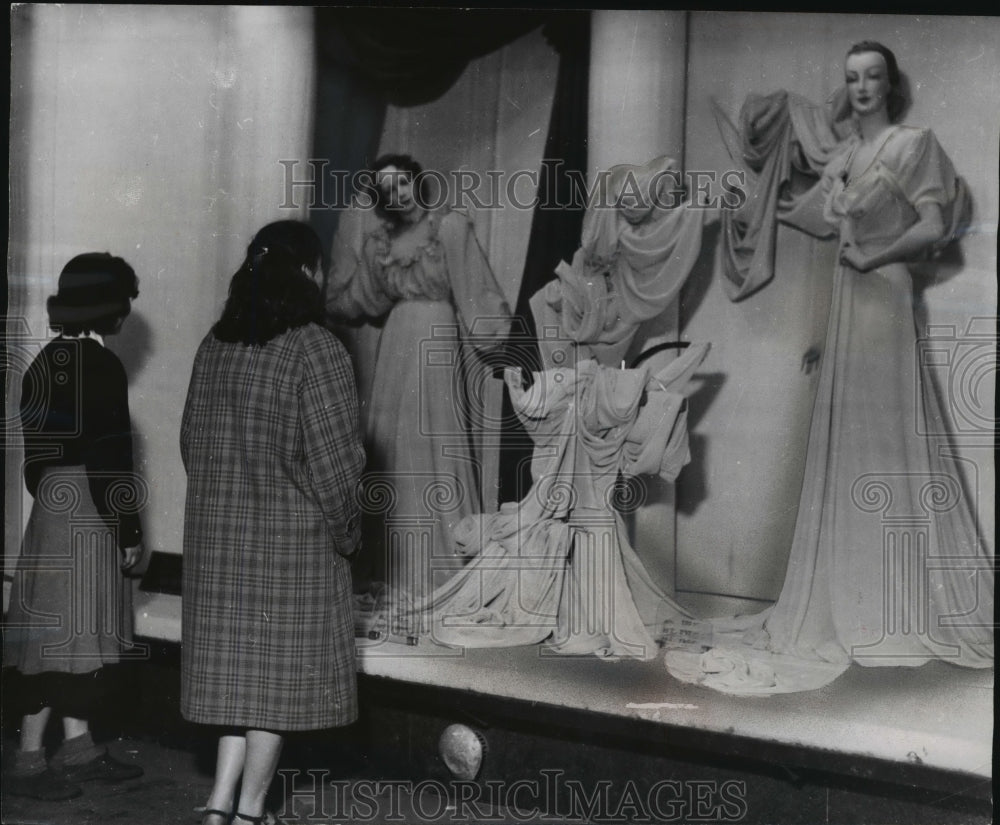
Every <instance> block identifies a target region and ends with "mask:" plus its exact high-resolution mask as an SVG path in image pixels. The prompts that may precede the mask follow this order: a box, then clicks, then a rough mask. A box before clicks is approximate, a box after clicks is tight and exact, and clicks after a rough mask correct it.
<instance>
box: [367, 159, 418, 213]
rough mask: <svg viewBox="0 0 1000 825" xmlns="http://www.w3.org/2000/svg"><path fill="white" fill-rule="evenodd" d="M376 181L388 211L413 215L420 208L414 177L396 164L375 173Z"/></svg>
mask: <svg viewBox="0 0 1000 825" xmlns="http://www.w3.org/2000/svg"><path fill="white" fill-rule="evenodd" d="M375 182H376V184H377V185H378V188H379V189H380V190H381V192H382V197H383V203H384V204H385V208H386V210H387V211H390V212H396V213H398V214H399V215H400V216H401V217H404V218H405V217H408V216H410V215H412V214H413V213H414V212H416V210H417V209H418V208H419V207H418V205H417V201H416V197H415V195H416V193H415V192H414V186H413V177H412V176H411V175H410V173H409V172H406V171H404V170H402V169H399V168H398V167H396V166H386V167H385V168H384V169H379V170H378V172H377V173H376V174H375Z"/></svg>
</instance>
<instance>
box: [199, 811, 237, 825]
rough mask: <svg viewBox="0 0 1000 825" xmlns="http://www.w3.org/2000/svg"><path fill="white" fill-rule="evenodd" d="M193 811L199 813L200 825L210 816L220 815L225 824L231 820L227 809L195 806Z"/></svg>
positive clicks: (231, 817)
mask: <svg viewBox="0 0 1000 825" xmlns="http://www.w3.org/2000/svg"><path fill="white" fill-rule="evenodd" d="M195 811H196V812H197V813H198V814H200V816H201V821H202V825H204V822H205V820H206V819H207V818H208V817H210V816H221V817H222V818H223V819H224V820H225V821H226V823H227V824H228V823H230V822H232V821H233V815H232V814H231V813H229V811H220V810H219V809H218V808H195Z"/></svg>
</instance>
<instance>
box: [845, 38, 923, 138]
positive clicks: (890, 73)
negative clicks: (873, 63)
mask: <svg viewBox="0 0 1000 825" xmlns="http://www.w3.org/2000/svg"><path fill="white" fill-rule="evenodd" d="M865 52H875V53H877V54H880V55H882V59H883V60H885V69H886V76H887V78H888V80H889V94H888V96H887V97H886V101H885V107H886V113H887V114H888V115H889V120H890V121H892V122H893V123H895V122H896V121H897V120H898V119H899V118H900V117H902V115H903V112H905V111H906V107H907V106H909V105H910V101H909V96H908V95H907V93H906V84H905V82H904V80H903V75H902V73H901V72H900V71H899V64H898V63H897V62H896V55H894V54H893V53H892V49H890V48H889V47H888V46H885V45H883V44H882V43H879V42H878V41H877V40H862V41H860V42H858V43H855V44H854V45H853V46H851V48H849V49H848V50H847V54H846V55H845V59H846V58H848V57H850V56H851V55H852V54H864V53H865Z"/></svg>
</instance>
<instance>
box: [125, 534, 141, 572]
mask: <svg viewBox="0 0 1000 825" xmlns="http://www.w3.org/2000/svg"><path fill="white" fill-rule="evenodd" d="M142 557H143V552H142V542H139V543H138V544H137V545H136V546H135V547H126V548H124V549H123V550H122V563H121V568H122V571H123V572H125V573H127V572H129V571H130V570H131V569H132V568H133V567H135V566H136V564H138V563H139V561H140V559H142Z"/></svg>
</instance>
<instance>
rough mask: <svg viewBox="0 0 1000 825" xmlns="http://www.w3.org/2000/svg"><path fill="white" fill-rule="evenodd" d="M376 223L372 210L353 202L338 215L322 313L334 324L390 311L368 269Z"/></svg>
mask: <svg viewBox="0 0 1000 825" xmlns="http://www.w3.org/2000/svg"><path fill="white" fill-rule="evenodd" d="M378 222H379V219H378V217H377V216H376V215H375V213H374V210H373V209H371V208H365V207H364V206H363V204H362V203H361V202H359V201H357V200H356V201H355V202H354V203H353V204H352V205H351V208H350V209H347V210H345V211H344V212H342V213H341V215H340V223H339V224H338V226H337V232H336V233H335V235H334V239H333V246H332V248H331V250H330V277H329V280H328V282H327V287H326V312H327V315H328V316H329V317H330V318H332V319H334V320H356V319H359V318H378V317H380V316H382V315H384V314H385V313H386V312H388V311H389V310H390V309H391V308H392V303H393V302H392V299H391V298H389V296H387V295H386V294H385V292H384V291H383V290H382V289H381V288H380V286H379V282H378V278H377V277H376V273H375V271H374V267H373V266H372V263H373V261H372V255H371V244H370V243H369V239H370V237H371V235H372V232H373V231H374V230H375V228H376V227H377V226H378Z"/></svg>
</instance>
